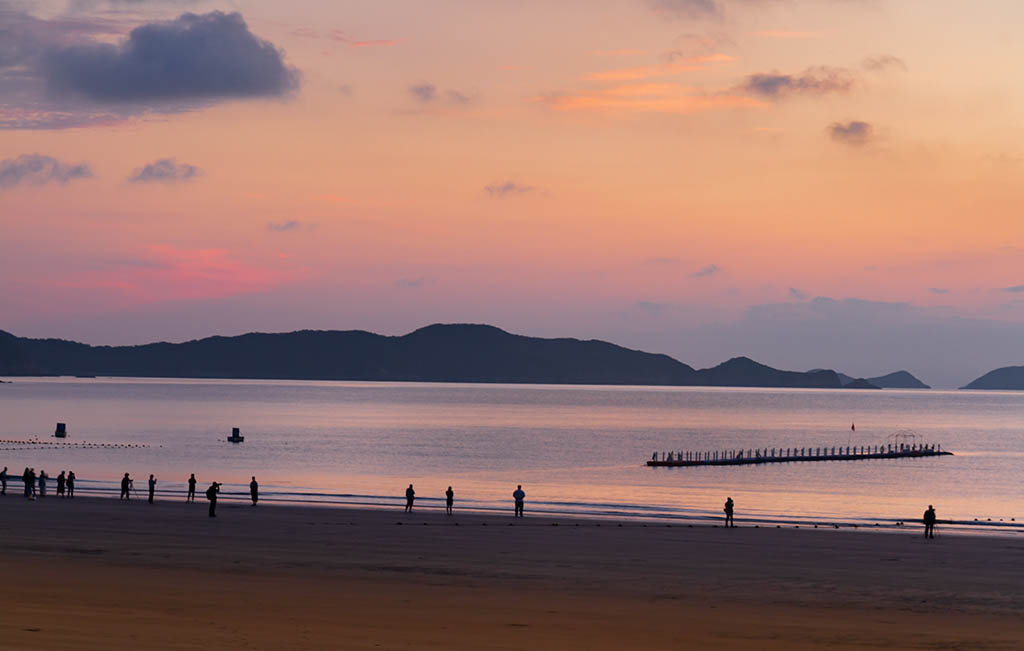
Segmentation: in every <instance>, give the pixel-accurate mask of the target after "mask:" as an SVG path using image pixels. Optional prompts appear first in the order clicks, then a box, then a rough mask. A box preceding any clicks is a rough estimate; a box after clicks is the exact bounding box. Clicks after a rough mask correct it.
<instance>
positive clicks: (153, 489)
mask: <svg viewBox="0 0 1024 651" xmlns="http://www.w3.org/2000/svg"><path fill="white" fill-rule="evenodd" d="M155 492H156V479H155V478H154V477H153V475H150V476H149V503H150V504H152V503H153V493H155Z"/></svg>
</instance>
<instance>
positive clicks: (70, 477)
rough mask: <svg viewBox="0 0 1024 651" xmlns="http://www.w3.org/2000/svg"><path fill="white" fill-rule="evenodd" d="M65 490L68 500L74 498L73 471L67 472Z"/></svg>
mask: <svg viewBox="0 0 1024 651" xmlns="http://www.w3.org/2000/svg"><path fill="white" fill-rule="evenodd" d="M67 488H68V498H69V499H70V498H72V497H74V496H75V471H74V470H69V471H68V481H67Z"/></svg>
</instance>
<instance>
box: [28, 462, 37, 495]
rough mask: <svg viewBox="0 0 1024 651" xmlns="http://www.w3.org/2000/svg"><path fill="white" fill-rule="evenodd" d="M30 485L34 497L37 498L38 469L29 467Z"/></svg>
mask: <svg viewBox="0 0 1024 651" xmlns="http://www.w3.org/2000/svg"><path fill="white" fill-rule="evenodd" d="M28 487H29V490H31V491H32V499H35V498H36V469H35V468H29V469H28Z"/></svg>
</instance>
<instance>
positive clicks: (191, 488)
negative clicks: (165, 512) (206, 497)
mask: <svg viewBox="0 0 1024 651" xmlns="http://www.w3.org/2000/svg"><path fill="white" fill-rule="evenodd" d="M185 501H186V502H195V501H196V473H192V476H190V477H189V478H188V495H186V496H185Z"/></svg>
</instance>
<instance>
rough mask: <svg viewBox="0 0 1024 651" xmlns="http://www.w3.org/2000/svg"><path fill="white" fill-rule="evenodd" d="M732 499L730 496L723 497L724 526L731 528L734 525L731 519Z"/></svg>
mask: <svg viewBox="0 0 1024 651" xmlns="http://www.w3.org/2000/svg"><path fill="white" fill-rule="evenodd" d="M732 509H733V501H732V498H731V497H727V498H725V526H726V527H729V528H733V527H735V526H736V524H735V523H733V521H732Z"/></svg>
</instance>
